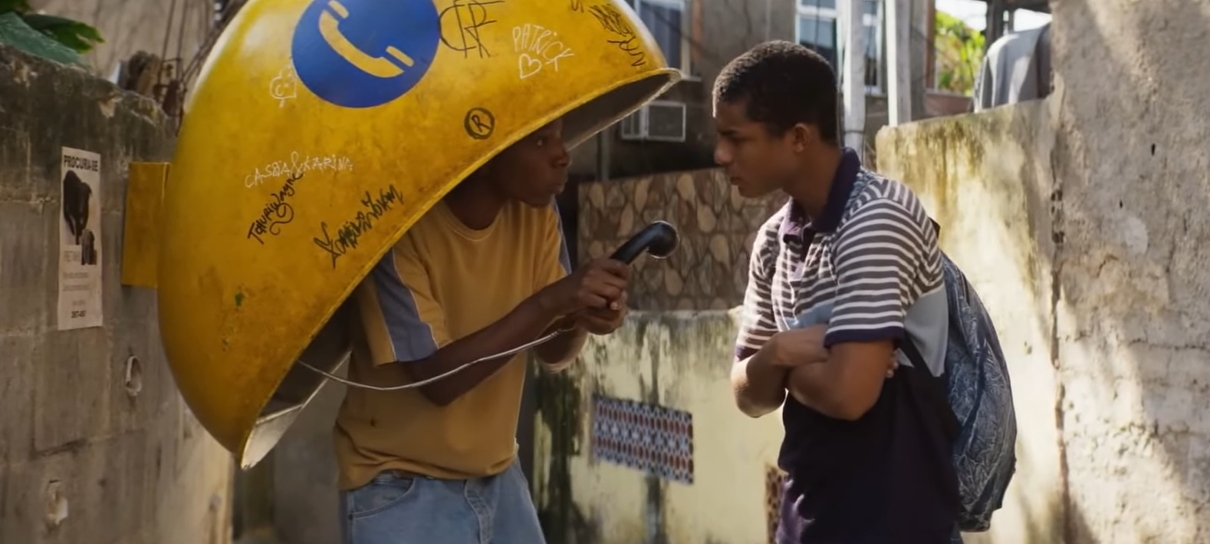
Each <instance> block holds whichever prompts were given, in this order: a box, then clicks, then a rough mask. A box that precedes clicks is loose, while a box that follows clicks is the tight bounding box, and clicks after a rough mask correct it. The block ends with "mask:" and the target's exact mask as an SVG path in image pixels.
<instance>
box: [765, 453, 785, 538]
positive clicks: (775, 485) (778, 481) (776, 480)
mask: <svg viewBox="0 0 1210 544" xmlns="http://www.w3.org/2000/svg"><path fill="white" fill-rule="evenodd" d="M785 484H786V473H785V472H782V470H781V469H780V468H777V467H775V466H772V465H768V466H766V467H765V521H766V523H768V527H769V544H774V543H775V542H776V541H777V520H778V519H779V518H780V517H781V490H782V487H783V486H785Z"/></svg>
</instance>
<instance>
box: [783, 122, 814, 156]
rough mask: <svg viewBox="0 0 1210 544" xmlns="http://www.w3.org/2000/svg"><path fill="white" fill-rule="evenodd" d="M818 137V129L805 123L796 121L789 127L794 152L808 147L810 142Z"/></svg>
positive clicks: (799, 151)
mask: <svg viewBox="0 0 1210 544" xmlns="http://www.w3.org/2000/svg"><path fill="white" fill-rule="evenodd" d="M818 139H819V131H818V130H816V129H815V127H813V126H811V125H808V124H806V123H797V124H795V125H794V126H792V127H790V143H791V145H793V146H794V151H795V152H796V153H802V152H803V151H806V150H807V149H810V147H811V144H813V143H815V141H816V140H818Z"/></svg>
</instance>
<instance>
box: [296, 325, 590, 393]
mask: <svg viewBox="0 0 1210 544" xmlns="http://www.w3.org/2000/svg"><path fill="white" fill-rule="evenodd" d="M571 330H572V328H566V329H560V330H557V331H554V332H552V333H550V334H547V335H546V336H543V337H541V338H538V339H537V340H534V341H532V342H527V343H525V344H521V345H520V346H517V347H515V348H513V349H510V350H507V351H501V352H500V353H495V354H492V355H488V356H486V357H480V358H478V359H475V360H474V361H471V362H469V363H466V364H464V365H461V366H459V367H457V368H455V369H453V370H450V371H447V372H444V373H441V374H438V375H436V376H433V377H431V378H427V379H424V380H420V381H418V382H413V383H407V384H403V385H392V386H379V385H370V384H368V383H360V382H355V381H352V380H347V379H345V378H341V377H340V376H337V375H335V374H332V373H331V372H328V371H326V370H322V369H320V368H316V367H314V366H311V365H310V364H309V363H307V362H306V361H303V360H302V359H299V361H298V364H300V365H302V366H303V367H304V368H307V369H308V370H311V371H313V372H316V373H318V374H320V375H321V376H323V377H325V378H327V379H329V380H332V381H334V382H337V383H342V384H344V385H347V386H349V387H357V388H359V389H369V390H371V391H402V390H404V389H415V388H417V387H423V386H426V385H428V384H430V383H433V382H435V381H438V380H443V379H445V378H448V377H450V376H453V375H454V374H457V373H459V372H462V371H463V370H466V369H468V368H470V367H472V366H474V365H477V364H479V363H484V362H487V361H491V360H495V359H499V358H501V357H508V356H510V355H515V354H517V353H519V352H521V351H525V350H527V349H530V348H533V347H537V346H540V345H542V344H545V343H547V342H549V341H551V340H554V339H555V337H556V336H559V335H560V334H563V333H565V332H569V331H571ZM402 364H407V363H402Z"/></svg>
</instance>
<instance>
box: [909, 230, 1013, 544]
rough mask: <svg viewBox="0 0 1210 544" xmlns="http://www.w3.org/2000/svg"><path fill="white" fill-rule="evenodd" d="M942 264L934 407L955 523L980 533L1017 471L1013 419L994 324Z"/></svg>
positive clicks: (913, 354) (952, 268) (919, 361)
mask: <svg viewBox="0 0 1210 544" xmlns="http://www.w3.org/2000/svg"><path fill="white" fill-rule="evenodd" d="M934 225H935V224H934ZM939 230H940V229H938V231H939ZM941 267H942V271H943V275H944V281H945V293H946V296H947V298H948V299H949V343H948V345H947V346H946V350H945V378H946V379H945V380H944V381H945V395H944V397H945V400H948V402H945V401H944V400H940V399H939V402H938V403H937V404H938V409H939V410H941V411H942V412H943V413H942V418H943V421H944V422H945V424H944V427H945V428H946V433H947V435H948V436H949V438H950V439H951V440H952V442H953V448H954V449H953V462H954V470H955V472H956V473H957V476H958V492H959V503H960V505H961V510H960V511H959V514H958V528H959V529H960V530H962V531H965V532H979V531H986V530H987V529H988V528H989V527H991V518H992V514H993V513H995V511H996V510H999V509H1000V506H1001V505H1002V503H1003V501H1004V493H1005V491H1006V490H1007V489H1008V483H1009V481H1011V480H1012V477H1013V473H1014V472H1016V465H1017V458H1016V451H1015V446H1016V442H1017V417H1016V413H1015V411H1014V409H1013V394H1012V385H1011V384H1010V383H1009V377H1008V365H1007V364H1006V362H1005V360H1004V353H1003V352H1001V350H1000V339H999V338H998V337H997V335H996V328H995V326H994V325H993V324H992V321H991V317H990V316H988V315H987V310H986V309H984V307H983V303H982V302H981V301H980V300H979V295H978V294H976V293H975V290H974V288H972V287H971V285H970V283H969V282H967V280H966V276H965V275H963V274H962V271H961V270H960V269H959V268H958V266H957V265H956V264H954V263H953V261H951V260H950V259H949V257H948V256H946V255H945V254H944V253H942V254H941ZM901 348H902V349H903V352H904V354H905V355H907V357H908V360H909V361H911V362H912V364H913V365H915V366H916V368H927V367H926V366H925V362H924V358H923V357H921V355H920V352H919V350H917V349H916V346H914V345H913V344H912V343H911V342H910V341H908V342H904V343H903V345H902V346H901Z"/></svg>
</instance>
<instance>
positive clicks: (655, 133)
mask: <svg viewBox="0 0 1210 544" xmlns="http://www.w3.org/2000/svg"><path fill="white" fill-rule="evenodd" d="M621 136H622V139H623V140H648V141H655V142H684V141H685V104H684V103H682V102H671V101H664V100H655V101H652V102H649V103H647V105H645V106H643V107H642V108H639V110H638V111H636V112H634V113H632V114H630V115H627V116H626V117H624V118H623V119H622V122H621Z"/></svg>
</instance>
